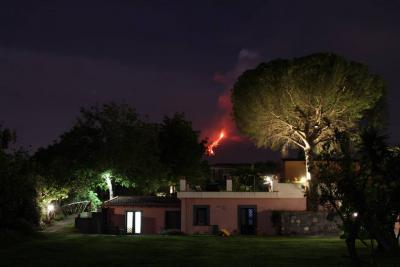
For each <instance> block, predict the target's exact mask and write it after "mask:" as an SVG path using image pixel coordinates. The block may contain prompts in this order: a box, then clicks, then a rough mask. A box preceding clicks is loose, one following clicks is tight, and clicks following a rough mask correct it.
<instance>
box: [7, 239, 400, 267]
mask: <svg viewBox="0 0 400 267" xmlns="http://www.w3.org/2000/svg"><path fill="white" fill-rule="evenodd" d="M346 255H347V254H346V248H345V245H344V242H343V240H340V239H338V238H317V237H314V238H305V237H303V238H298V237H296V238H294V237H293V238H292V237H240V236H239V237H229V238H223V237H215V236H106V235H80V234H71V233H61V234H60V233H57V234H55V233H46V234H42V235H40V236H39V237H36V238H34V239H30V240H26V241H24V242H19V243H15V244H13V245H9V246H7V247H3V248H1V249H0V259H1V260H0V266H21V267H22V266H41V267H46V266H52V267H53V266H73V267H80V266H97V267H101V266H108V267H111V266H121V267H122V266H188V267H191V266H296V267H299V266H323V267H327V266H348V265H349V261H348V258H347V256H346ZM383 260H385V262H383ZM395 263H396V264H395ZM378 266H400V262H399V261H398V260H397V261H396V260H395V259H390V258H389V259H382V260H381V263H380V265H378Z"/></svg>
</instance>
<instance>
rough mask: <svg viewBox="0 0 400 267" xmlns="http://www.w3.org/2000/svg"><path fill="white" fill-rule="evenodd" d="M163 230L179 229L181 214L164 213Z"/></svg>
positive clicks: (173, 212)
mask: <svg viewBox="0 0 400 267" xmlns="http://www.w3.org/2000/svg"><path fill="white" fill-rule="evenodd" d="M165 229H178V230H180V229H181V212H180V211H170V210H167V211H166V212H165Z"/></svg>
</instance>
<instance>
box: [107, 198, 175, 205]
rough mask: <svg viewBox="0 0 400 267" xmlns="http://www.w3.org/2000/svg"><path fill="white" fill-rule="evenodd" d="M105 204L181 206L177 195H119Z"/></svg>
mask: <svg viewBox="0 0 400 267" xmlns="http://www.w3.org/2000/svg"><path fill="white" fill-rule="evenodd" d="M103 206H104V207H110V206H147V207H149V206H151V207H179V206H180V200H179V199H177V198H175V197H155V196H117V197H115V198H113V199H110V200H107V201H105V202H104V203H103Z"/></svg>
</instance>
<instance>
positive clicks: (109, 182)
mask: <svg viewBox="0 0 400 267" xmlns="http://www.w3.org/2000/svg"><path fill="white" fill-rule="evenodd" d="M105 179H106V183H107V187H108V191H109V193H110V199H112V198H113V197H114V192H113V187H112V182H111V177H110V176H106V177H105Z"/></svg>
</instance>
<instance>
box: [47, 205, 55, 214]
mask: <svg viewBox="0 0 400 267" xmlns="http://www.w3.org/2000/svg"><path fill="white" fill-rule="evenodd" d="M53 211H54V205H53V204H49V205H47V212H49V213H50V212H53Z"/></svg>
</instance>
